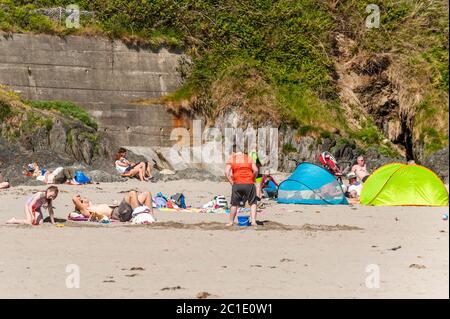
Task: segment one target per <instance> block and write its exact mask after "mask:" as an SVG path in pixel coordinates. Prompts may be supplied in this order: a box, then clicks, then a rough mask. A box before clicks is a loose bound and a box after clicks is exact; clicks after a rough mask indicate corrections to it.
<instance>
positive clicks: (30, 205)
mask: <svg viewBox="0 0 450 319" xmlns="http://www.w3.org/2000/svg"><path fill="white" fill-rule="evenodd" d="M58 192H59V190H58V187H56V186H50V187H49V188H47V189H46V190H45V191H43V192H37V193H34V194H33V195H32V196H31V197H30V198H28V200H27V202H26V204H25V216H26V219H16V218H15V217H13V218H11V219H10V220H8V221H7V224H28V225H41V224H42V223H43V221H44V216H43V212H42V208H46V209H47V211H48V214H49V215H50V222H51V223H52V224H54V223H55V217H54V212H53V201H54V200H55V199H56V197H57V196H58Z"/></svg>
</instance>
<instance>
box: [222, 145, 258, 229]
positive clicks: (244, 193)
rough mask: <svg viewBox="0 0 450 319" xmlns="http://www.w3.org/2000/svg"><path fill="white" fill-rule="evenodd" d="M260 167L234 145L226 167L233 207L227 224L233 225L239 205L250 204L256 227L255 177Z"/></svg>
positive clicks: (252, 218)
mask: <svg viewBox="0 0 450 319" xmlns="http://www.w3.org/2000/svg"><path fill="white" fill-rule="evenodd" d="M257 175H258V168H257V166H256V164H255V163H254V162H253V160H252V159H251V158H250V157H249V156H248V155H247V154H244V153H243V152H242V151H240V150H237V146H236V145H234V146H233V154H232V155H231V158H230V160H229V161H228V162H227V165H226V167H225V176H226V178H227V179H228V181H229V182H230V184H231V209H230V222H229V223H228V224H227V226H233V224H234V220H235V218H236V214H237V209H238V206H244V205H245V202H248V203H249V205H250V211H251V224H252V226H253V227H256V203H257V196H256V187H255V178H256V176H257Z"/></svg>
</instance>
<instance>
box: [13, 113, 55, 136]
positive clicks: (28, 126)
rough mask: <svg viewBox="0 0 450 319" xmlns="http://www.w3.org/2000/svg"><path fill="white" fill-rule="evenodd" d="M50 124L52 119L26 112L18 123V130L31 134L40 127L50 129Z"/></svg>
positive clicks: (51, 124)
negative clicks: (23, 118)
mask: <svg viewBox="0 0 450 319" xmlns="http://www.w3.org/2000/svg"><path fill="white" fill-rule="evenodd" d="M52 126H53V121H52V119H51V118H48V117H44V116H41V115H38V114H35V113H33V112H28V113H27V114H26V116H25V120H24V121H22V123H21V124H20V130H21V131H22V132H23V133H25V134H29V135H31V134H33V133H34V132H36V131H37V130H39V129H41V128H45V129H46V130H47V131H50V130H51V129H52Z"/></svg>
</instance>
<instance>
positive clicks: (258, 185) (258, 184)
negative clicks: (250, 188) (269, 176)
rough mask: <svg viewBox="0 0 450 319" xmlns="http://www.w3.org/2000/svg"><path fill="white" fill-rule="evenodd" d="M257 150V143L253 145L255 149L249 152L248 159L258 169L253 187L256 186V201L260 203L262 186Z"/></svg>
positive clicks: (260, 164)
mask: <svg viewBox="0 0 450 319" xmlns="http://www.w3.org/2000/svg"><path fill="white" fill-rule="evenodd" d="M258 150H259V145H258V143H256V144H255V149H254V150H253V151H251V152H250V157H251V159H252V160H253V163H255V165H256V168H257V169H258V174H257V175H256V178H255V186H256V196H257V200H258V201H260V200H261V197H262V196H261V186H262V184H261V183H262V178H263V176H262V174H261V166H262V163H261V160H260V159H259V155H258Z"/></svg>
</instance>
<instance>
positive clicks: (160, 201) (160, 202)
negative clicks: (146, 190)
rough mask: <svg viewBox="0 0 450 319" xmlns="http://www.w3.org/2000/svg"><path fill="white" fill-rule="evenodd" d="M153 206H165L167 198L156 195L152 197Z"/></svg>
mask: <svg viewBox="0 0 450 319" xmlns="http://www.w3.org/2000/svg"><path fill="white" fill-rule="evenodd" d="M153 207H154V208H164V207H167V200H166V199H165V198H164V197H161V196H156V197H154V198H153Z"/></svg>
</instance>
